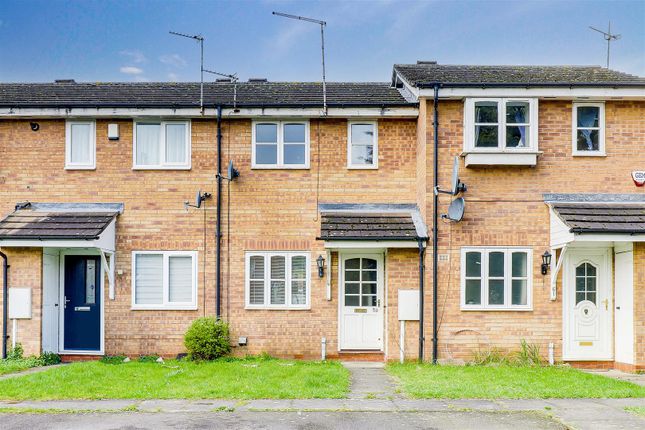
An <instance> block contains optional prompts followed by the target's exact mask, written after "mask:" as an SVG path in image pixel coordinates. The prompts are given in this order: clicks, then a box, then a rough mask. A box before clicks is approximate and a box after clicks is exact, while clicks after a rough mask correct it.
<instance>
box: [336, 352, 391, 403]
mask: <svg viewBox="0 0 645 430" xmlns="http://www.w3.org/2000/svg"><path fill="white" fill-rule="evenodd" d="M342 364H343V366H345V367H346V368H347V369H348V370H349V372H350V374H351V377H350V391H349V398H350V399H389V400H391V399H394V398H396V397H400V396H398V395H397V392H396V384H395V383H394V380H393V379H392V377H391V376H390V375H388V374H387V373H386V372H385V365H384V363H380V362H361V361H345V362H342Z"/></svg>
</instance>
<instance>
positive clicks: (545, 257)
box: [542, 251, 551, 275]
mask: <svg viewBox="0 0 645 430" xmlns="http://www.w3.org/2000/svg"><path fill="white" fill-rule="evenodd" d="M549 266H551V253H550V252H549V251H544V254H542V274H543V275H546V274H547V272H548V271H549Z"/></svg>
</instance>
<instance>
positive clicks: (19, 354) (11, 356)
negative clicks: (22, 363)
mask: <svg viewBox="0 0 645 430" xmlns="http://www.w3.org/2000/svg"><path fill="white" fill-rule="evenodd" d="M24 352H25V351H24V349H23V348H22V344H21V343H16V346H15V347H13V348H11V349H10V350H9V352H7V360H22V359H23V358H24V356H23V354H24Z"/></svg>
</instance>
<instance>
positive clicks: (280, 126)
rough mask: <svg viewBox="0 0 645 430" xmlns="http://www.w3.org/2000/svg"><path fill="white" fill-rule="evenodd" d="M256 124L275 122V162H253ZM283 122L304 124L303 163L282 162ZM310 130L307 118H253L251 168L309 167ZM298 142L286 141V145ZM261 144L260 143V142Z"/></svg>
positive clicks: (302, 168)
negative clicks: (276, 131) (276, 132)
mask: <svg viewBox="0 0 645 430" xmlns="http://www.w3.org/2000/svg"><path fill="white" fill-rule="evenodd" d="M258 124H276V125H277V128H278V135H277V154H276V164H259V163H256V162H255V155H256V148H255V147H256V145H257V142H256V141H255V138H256V130H255V128H256V125H258ZM285 124H303V125H304V126H305V142H304V144H305V162H304V164H284V146H285V143H284V126H285ZM310 140H311V139H310V132H309V120H307V119H294V120H277V119H266V120H260V119H255V120H253V121H252V122H251V168H252V169H266V170H271V169H295V170H304V169H309V166H310V160H309V157H310V155H309V154H310V150H309V147H310ZM297 144H298V143H293V142H292V143H286V145H297ZM260 145H262V143H260Z"/></svg>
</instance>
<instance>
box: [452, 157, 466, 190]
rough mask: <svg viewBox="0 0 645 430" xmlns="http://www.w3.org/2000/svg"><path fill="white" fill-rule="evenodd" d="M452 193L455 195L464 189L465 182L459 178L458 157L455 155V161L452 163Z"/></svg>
mask: <svg viewBox="0 0 645 430" xmlns="http://www.w3.org/2000/svg"><path fill="white" fill-rule="evenodd" d="M451 185H452V195H453V196H456V195H457V194H459V193H463V192H464V191H466V184H464V183H463V182H461V181H460V180H459V157H457V156H455V161H454V162H453V164H452V184H451Z"/></svg>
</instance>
